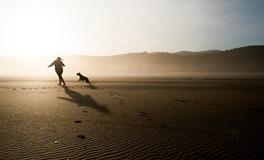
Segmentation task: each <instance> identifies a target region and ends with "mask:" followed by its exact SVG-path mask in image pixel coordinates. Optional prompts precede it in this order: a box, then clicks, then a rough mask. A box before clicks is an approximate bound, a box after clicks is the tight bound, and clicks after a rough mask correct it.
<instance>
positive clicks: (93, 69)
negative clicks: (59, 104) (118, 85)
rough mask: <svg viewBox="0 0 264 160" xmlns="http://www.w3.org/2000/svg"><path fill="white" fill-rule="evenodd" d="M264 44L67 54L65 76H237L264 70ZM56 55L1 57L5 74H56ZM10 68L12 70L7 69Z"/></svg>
mask: <svg viewBox="0 0 264 160" xmlns="http://www.w3.org/2000/svg"><path fill="white" fill-rule="evenodd" d="M263 53H264V46H247V47H241V48H235V49H230V50H224V51H220V50H208V51H200V52H190V51H181V52H172V53H168V52H151V53H148V52H141V53H128V54H122V55H113V56H85V55H82V56H81V55H73V56H65V57H63V59H64V61H65V63H66V68H65V75H66V76H70V77H73V76H75V73H77V72H83V73H84V74H87V75H90V76H182V75H186V76H188V75H189V76H191V75H193V76H195V75H196V76H197V75H210V74H211V75H212V76H218V78H219V76H220V77H221V76H228V75H229V76H232V75H233V76H236V75H239V74H240V75H244V77H245V76H246V75H248V76H250V75H254V74H255V75H261V74H263V73H264V63H263V61H264V54H263ZM52 59H53V57H37V56H35V57H34V56H31V57H27V56H26V57H7V56H5V57H1V59H0V66H2V67H1V69H0V71H1V72H0V73H1V76H31V75H34V76H52V75H53V71H52V70H50V69H47V68H46V66H47V65H48V64H49V63H50V61H51V60H52ZM6 68H8V70H7V69H6Z"/></svg>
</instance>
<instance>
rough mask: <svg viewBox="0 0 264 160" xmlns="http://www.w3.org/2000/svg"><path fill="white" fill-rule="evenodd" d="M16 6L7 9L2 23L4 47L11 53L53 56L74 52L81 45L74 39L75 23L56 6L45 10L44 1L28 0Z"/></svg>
mask: <svg viewBox="0 0 264 160" xmlns="http://www.w3.org/2000/svg"><path fill="white" fill-rule="evenodd" d="M46 5H48V3H47V4H46ZM13 7H14V8H13V9H11V10H12V12H10V11H9V10H10V8H9V9H6V10H4V11H3V12H4V13H5V15H7V16H6V19H5V21H6V23H3V24H4V26H2V27H3V30H4V34H3V36H4V40H5V41H4V42H3V44H4V45H3V46H4V47H5V48H6V53H7V54H8V55H19V56H51V55H57V54H58V53H64V54H67V53H71V52H74V48H76V47H78V45H79V44H78V41H75V42H76V43H75V42H74V41H71V40H70V39H71V38H73V37H71V35H73V34H74V33H71V32H73V31H74V29H73V26H74V24H71V19H69V16H68V15H65V14H63V12H56V7H55V8H50V10H44V8H45V7H42V6H41V4H39V5H38V4H34V5H26V4H24V3H17V5H15V6H13ZM75 29H76V28H75ZM66 35H67V36H66Z"/></svg>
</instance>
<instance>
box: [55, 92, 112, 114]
mask: <svg viewBox="0 0 264 160" xmlns="http://www.w3.org/2000/svg"><path fill="white" fill-rule="evenodd" d="M64 91H65V93H66V94H67V95H68V96H70V98H66V97H58V98H59V99H62V100H66V101H69V102H72V103H76V104H77V105H79V106H85V107H91V108H93V109H95V110H97V111H99V112H102V113H105V114H109V113H110V111H109V110H108V109H107V108H106V107H105V106H103V105H99V104H98V103H97V102H96V101H95V100H94V99H93V98H92V97H91V96H89V95H85V96H83V95H81V94H80V93H79V92H76V91H74V90H71V89H69V88H68V87H64Z"/></svg>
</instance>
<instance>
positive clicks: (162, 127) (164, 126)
mask: <svg viewBox="0 0 264 160" xmlns="http://www.w3.org/2000/svg"><path fill="white" fill-rule="evenodd" d="M167 127H168V125H167V124H166V123H161V124H160V129H164V128H167Z"/></svg>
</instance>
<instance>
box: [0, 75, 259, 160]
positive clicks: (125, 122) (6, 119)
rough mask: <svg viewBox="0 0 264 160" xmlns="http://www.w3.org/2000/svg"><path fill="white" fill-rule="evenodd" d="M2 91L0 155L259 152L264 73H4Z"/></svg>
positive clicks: (225, 155) (231, 155)
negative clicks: (84, 76) (62, 76)
mask: <svg viewBox="0 0 264 160" xmlns="http://www.w3.org/2000/svg"><path fill="white" fill-rule="evenodd" d="M0 95H1V96H0V124H1V125H0V142H1V145H0V159H264V150H263V148H264V125H263V122H264V105H263V101H264V82H263V79H260V80H257V79H221V80H218V79H170V78H166V79H163V78H156V79H146V78H135V79H131V78H130V79H129V78H128V79H126V78H122V79H114V78H112V79H107V78H105V79H103V80H102V79H101V80H95V81H94V82H93V86H91V87H88V86H87V85H86V84H85V83H79V82H75V81H71V82H68V88H63V87H60V86H57V84H56V82H55V81H40V80H35V81H26V80H15V79H12V80H8V79H5V80H4V81H1V82H0Z"/></svg>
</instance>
